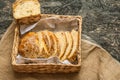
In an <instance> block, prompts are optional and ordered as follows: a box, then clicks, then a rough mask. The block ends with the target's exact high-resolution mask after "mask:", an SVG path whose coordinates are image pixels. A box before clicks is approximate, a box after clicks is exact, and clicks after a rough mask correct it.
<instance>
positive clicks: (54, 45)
mask: <svg viewBox="0 0 120 80" xmlns="http://www.w3.org/2000/svg"><path fill="white" fill-rule="evenodd" d="M49 36H50V37H51V39H52V43H51V44H52V47H51V49H50V52H51V56H58V39H57V37H56V36H55V34H54V33H53V32H50V31H49Z"/></svg>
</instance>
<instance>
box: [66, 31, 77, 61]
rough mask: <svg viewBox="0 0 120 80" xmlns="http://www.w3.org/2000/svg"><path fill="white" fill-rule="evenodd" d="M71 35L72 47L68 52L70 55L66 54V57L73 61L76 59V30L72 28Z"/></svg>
mask: <svg viewBox="0 0 120 80" xmlns="http://www.w3.org/2000/svg"><path fill="white" fill-rule="evenodd" d="M71 35H72V38H73V48H72V51H71V52H70V55H69V56H68V59H69V60H70V61H74V60H75V59H76V56H77V51H78V45H79V41H78V40H79V35H78V31H75V30H72V32H71Z"/></svg>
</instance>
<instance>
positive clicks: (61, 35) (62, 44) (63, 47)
mask: <svg viewBox="0 0 120 80" xmlns="http://www.w3.org/2000/svg"><path fill="white" fill-rule="evenodd" d="M55 35H56V37H57V39H58V44H59V56H58V58H59V59H61V57H62V56H63V55H64V53H65V50H66V47H67V40H66V36H65V33H64V32H62V31H60V32H56V33H55Z"/></svg>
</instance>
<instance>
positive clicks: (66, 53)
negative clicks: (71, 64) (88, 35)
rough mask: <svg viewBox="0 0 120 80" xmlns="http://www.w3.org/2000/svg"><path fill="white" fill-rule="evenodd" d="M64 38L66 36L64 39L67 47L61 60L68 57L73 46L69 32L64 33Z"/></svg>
mask: <svg viewBox="0 0 120 80" xmlns="http://www.w3.org/2000/svg"><path fill="white" fill-rule="evenodd" d="M65 36H66V39H67V44H68V46H67V48H66V51H65V54H64V55H63V57H62V60H65V59H67V58H68V56H69V55H70V52H71V50H72V46H73V39H72V35H71V33H70V32H69V31H66V32H65Z"/></svg>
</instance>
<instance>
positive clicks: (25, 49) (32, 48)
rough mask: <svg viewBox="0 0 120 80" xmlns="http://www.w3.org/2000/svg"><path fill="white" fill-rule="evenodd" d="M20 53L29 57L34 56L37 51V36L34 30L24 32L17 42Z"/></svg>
mask: <svg viewBox="0 0 120 80" xmlns="http://www.w3.org/2000/svg"><path fill="white" fill-rule="evenodd" d="M18 51H19V53H20V55H22V56H24V57H29V58H36V57H37V55H38V53H39V45H38V36H37V35H36V33H34V32H29V33H27V34H25V35H24V36H23V37H22V38H21V40H20V44H19V48H18Z"/></svg>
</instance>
